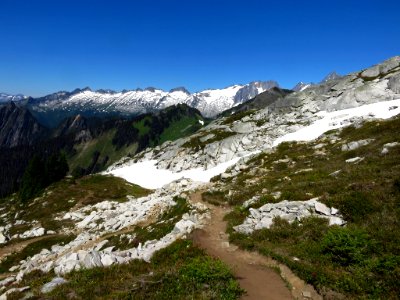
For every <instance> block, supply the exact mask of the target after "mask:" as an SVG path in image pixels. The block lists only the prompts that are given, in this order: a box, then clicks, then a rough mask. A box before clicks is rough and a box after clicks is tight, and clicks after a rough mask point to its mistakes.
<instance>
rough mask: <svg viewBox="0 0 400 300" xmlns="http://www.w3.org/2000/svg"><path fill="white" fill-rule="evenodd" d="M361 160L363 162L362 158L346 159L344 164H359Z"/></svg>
mask: <svg viewBox="0 0 400 300" xmlns="http://www.w3.org/2000/svg"><path fill="white" fill-rule="evenodd" d="M363 160H364V157H359V156H356V157H353V158H349V159H346V162H347V163H359V162H361V161H363Z"/></svg>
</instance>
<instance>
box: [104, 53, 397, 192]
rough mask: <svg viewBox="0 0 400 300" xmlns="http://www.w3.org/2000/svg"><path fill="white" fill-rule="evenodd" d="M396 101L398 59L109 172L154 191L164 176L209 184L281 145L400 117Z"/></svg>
mask: <svg viewBox="0 0 400 300" xmlns="http://www.w3.org/2000/svg"><path fill="white" fill-rule="evenodd" d="M232 94H233V92H232ZM396 99H397V100H396ZM398 99H400V56H397V57H393V58H391V59H389V60H387V61H385V62H383V63H381V64H379V65H376V66H373V67H371V68H369V69H366V70H363V71H361V72H356V73H352V74H349V75H347V76H344V77H341V78H337V79H334V80H329V81H326V82H323V83H321V84H319V85H314V86H310V87H308V88H307V89H305V90H304V91H302V92H297V93H292V94H289V95H287V96H286V97H285V98H283V99H280V100H279V101H275V102H273V103H271V104H270V105H269V106H267V107H266V108H264V109H261V110H258V111H248V112H241V113H239V114H236V115H232V116H228V117H226V118H223V119H217V120H215V121H214V122H212V123H211V124H209V125H208V126H206V127H204V128H203V129H201V130H200V131H199V132H198V133H196V134H194V135H192V136H190V137H187V138H183V139H180V140H177V141H175V142H166V143H164V144H163V145H161V146H159V147H156V148H154V149H148V150H147V151H145V152H144V153H142V154H141V155H140V156H138V157H136V158H134V159H133V160H130V159H126V160H122V161H121V162H120V163H117V164H115V165H114V166H112V167H110V168H109V170H108V172H110V173H112V174H115V175H117V176H121V177H123V178H126V179H127V180H128V181H131V182H134V183H139V184H142V185H144V186H147V184H148V182H151V185H152V187H154V186H157V187H159V186H162V185H163V184H166V183H168V180H167V181H166V180H165V178H171V180H174V179H177V178H180V177H187V178H192V179H194V180H201V181H208V180H209V179H210V178H211V176H215V175H216V174H215V172H216V171H218V172H223V169H224V168H226V167H227V166H229V165H233V164H235V163H237V162H238V160H239V159H240V158H243V157H246V156H249V155H252V154H255V153H257V152H259V151H264V150H268V149H271V148H272V147H274V146H276V145H277V144H278V143H279V142H282V141H288V140H310V139H314V138H317V137H318V136H319V135H321V134H322V133H323V132H325V131H327V130H330V129H336V128H340V127H344V126H348V125H351V124H358V123H360V122H362V121H364V120H370V119H374V118H389V117H392V116H394V115H397V114H399V113H400V100H398ZM138 169H141V172H140V173H138V172H137V170H138ZM144 170H146V171H144ZM135 174H140V178H138V176H137V175H135ZM154 178H159V179H160V180H159V181H157V180H154ZM149 187H150V186H149Z"/></svg>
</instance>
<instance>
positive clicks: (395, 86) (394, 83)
mask: <svg viewBox="0 0 400 300" xmlns="http://www.w3.org/2000/svg"><path fill="white" fill-rule="evenodd" d="M388 88H389V89H391V90H392V91H393V92H395V93H396V94H400V74H396V75H395V76H392V77H390V78H389V82H388Z"/></svg>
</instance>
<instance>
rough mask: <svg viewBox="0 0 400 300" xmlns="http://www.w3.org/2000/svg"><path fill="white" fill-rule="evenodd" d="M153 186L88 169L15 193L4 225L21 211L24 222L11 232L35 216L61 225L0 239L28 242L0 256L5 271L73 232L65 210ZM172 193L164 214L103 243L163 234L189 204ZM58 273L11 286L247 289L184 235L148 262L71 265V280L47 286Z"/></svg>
mask: <svg viewBox="0 0 400 300" xmlns="http://www.w3.org/2000/svg"><path fill="white" fill-rule="evenodd" d="M150 192H151V191H149V190H146V189H143V188H141V187H139V186H136V185H133V184H130V183H127V182H126V181H125V180H123V179H120V178H116V177H113V176H102V175H90V176H85V177H83V178H80V179H77V180H74V179H72V178H67V179H65V180H63V181H60V182H58V183H55V184H53V185H51V186H50V187H48V188H47V189H46V190H45V192H44V193H43V195H41V196H40V197H38V198H36V199H34V200H32V201H31V203H29V204H26V205H24V206H22V205H20V204H19V202H18V201H16V200H15V199H7V201H3V202H2V203H1V204H0V210H1V211H6V212H7V215H6V216H5V217H4V218H3V219H2V220H1V221H2V223H1V224H0V225H5V224H10V223H13V222H12V220H14V219H15V215H16V214H18V220H22V221H24V222H26V223H25V224H23V225H14V226H13V227H12V228H11V229H10V231H11V232H12V234H15V233H22V232H24V231H25V230H27V229H30V228H31V227H32V226H34V224H40V226H43V227H45V228H46V229H47V230H49V229H52V230H54V231H56V232H55V233H54V234H51V235H45V236H42V237H39V238H27V239H16V240H11V241H10V242H8V243H7V244H6V245H5V246H1V245H0V251H1V250H3V249H2V248H3V247H15V249H17V246H20V245H22V244H26V246H25V247H24V248H22V249H21V250H20V251H17V252H14V253H10V254H9V255H8V256H7V257H6V258H5V259H2V260H1V261H0V272H1V275H3V276H9V275H10V274H9V273H10V271H9V269H10V267H12V266H15V265H17V264H18V262H19V261H21V260H25V259H29V257H32V256H33V255H35V254H37V253H40V252H41V251H42V250H43V249H50V248H51V247H52V246H53V245H63V244H65V243H68V242H69V241H71V240H73V239H74V238H75V237H76V235H75V234H74V233H76V231H74V230H70V229H72V228H73V226H71V225H72V224H70V222H71V221H70V220H63V219H62V218H60V217H62V216H63V215H64V214H65V213H66V212H68V211H74V210H76V209H78V208H81V207H83V206H85V205H89V204H95V203H98V202H101V201H104V200H113V201H126V200H127V196H128V195H130V196H134V197H140V196H145V195H148V194H149V193H150ZM175 201H176V205H175V206H172V207H171V208H169V209H167V210H165V211H164V212H163V213H162V214H160V215H159V217H158V219H157V220H155V223H151V224H142V225H140V224H139V225H137V226H133V227H132V228H131V229H132V231H131V232H130V231H127V230H124V231H123V234H121V232H115V233H108V234H107V240H108V243H107V244H106V245H104V246H103V247H109V246H115V247H116V248H117V249H126V248H132V247H137V246H138V243H142V244H144V243H145V242H146V241H150V240H154V239H160V238H161V237H163V236H165V235H166V234H168V233H169V232H171V231H172V230H173V229H174V225H175V223H176V222H178V221H179V220H181V219H182V216H183V215H184V214H185V213H187V212H188V211H189V204H188V203H187V202H186V200H185V199H183V198H176V199H175ZM34 220H35V221H34ZM128 233H132V234H134V235H135V239H134V241H132V242H130V241H126V240H125V239H123V238H122V237H123V236H126V234H128ZM55 276H56V275H55V274H54V272H52V271H51V272H49V273H43V272H41V271H38V270H35V271H33V272H31V273H29V274H28V275H26V276H25V277H24V278H23V280H22V281H21V282H20V283H18V284H17V285H15V286H13V287H23V286H30V291H29V293H31V296H32V298H31V299H71V297H72V298H74V299H238V298H239V297H240V296H241V294H242V293H243V291H242V289H241V288H240V287H239V284H238V283H237V281H236V279H235V278H234V276H233V273H232V270H230V269H229V268H228V267H227V266H226V265H225V264H223V263H222V262H221V261H219V260H217V259H214V258H212V257H210V256H208V255H207V254H206V253H205V252H204V251H203V250H201V249H199V248H197V247H195V246H194V245H193V244H192V242H191V241H187V240H178V241H176V242H174V243H173V244H172V245H170V246H169V247H167V248H165V249H163V250H160V251H158V252H157V253H156V254H155V255H154V256H153V258H152V259H151V262H150V263H147V262H144V261H141V260H133V261H130V262H129V263H125V264H115V265H112V266H110V267H96V268H93V269H81V270H79V271H73V272H71V273H69V274H66V275H64V278H65V279H66V280H67V281H68V282H67V283H66V284H64V285H61V286H59V287H57V288H56V289H55V290H53V291H52V292H50V293H47V294H44V293H42V291H41V288H42V287H43V285H44V284H45V283H47V282H49V281H51V280H52V279H53V278H54V277H55ZM25 295H26V294H25V293H19V292H15V293H13V294H11V295H10V296H9V297H8V298H7V299H21V298H23V297H24V296H25Z"/></svg>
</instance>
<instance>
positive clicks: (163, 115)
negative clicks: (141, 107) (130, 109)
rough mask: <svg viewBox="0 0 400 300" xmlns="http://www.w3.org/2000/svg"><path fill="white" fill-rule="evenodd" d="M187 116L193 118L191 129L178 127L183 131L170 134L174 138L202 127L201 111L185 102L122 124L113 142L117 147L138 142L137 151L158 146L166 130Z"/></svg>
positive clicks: (190, 123) (189, 124) (190, 124)
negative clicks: (200, 121)
mask: <svg viewBox="0 0 400 300" xmlns="http://www.w3.org/2000/svg"><path fill="white" fill-rule="evenodd" d="M187 117H189V118H190V119H191V122H189V123H188V126H190V130H183V129H184V128H177V129H176V130H179V131H182V132H181V133H179V132H178V133H175V134H172V135H171V134H170V135H171V136H173V138H174V139H176V138H179V137H182V136H185V135H188V134H190V133H193V132H195V131H197V130H198V129H200V128H201V125H200V123H199V122H198V120H203V118H202V117H201V114H200V112H199V111H198V110H196V109H194V108H191V107H189V106H187V105H185V104H178V105H175V106H171V107H168V108H166V109H165V110H162V111H160V112H159V113H157V114H144V115H140V116H138V117H136V118H134V119H133V120H131V121H127V122H124V123H122V124H120V125H119V126H118V127H117V132H116V133H115V136H114V138H113V140H112V142H113V144H114V145H115V146H116V148H117V149H118V148H120V147H123V146H127V145H130V144H132V143H133V142H137V143H138V150H137V152H140V151H142V150H144V149H146V148H147V147H151V146H156V145H158V144H159V143H160V142H164V141H165V140H163V133H164V131H166V130H168V128H169V127H170V126H173V125H174V124H175V123H177V122H179V121H180V120H181V119H184V118H187Z"/></svg>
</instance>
